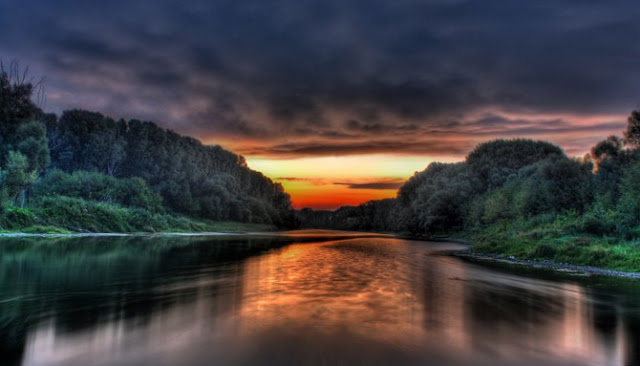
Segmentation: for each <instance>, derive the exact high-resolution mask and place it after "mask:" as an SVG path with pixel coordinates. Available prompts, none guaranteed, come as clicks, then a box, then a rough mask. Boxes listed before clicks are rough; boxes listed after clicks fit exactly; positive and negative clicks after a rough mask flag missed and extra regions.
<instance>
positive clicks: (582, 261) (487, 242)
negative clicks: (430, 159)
mask: <svg viewBox="0 0 640 366" xmlns="http://www.w3.org/2000/svg"><path fill="white" fill-rule="evenodd" d="M579 220H580V218H579V217H578V216H576V215H571V214H568V215H559V216H555V217H554V216H548V217H534V218H531V219H528V220H513V221H507V222H501V223H497V224H493V225H490V226H487V227H484V228H482V229H479V230H473V231H468V232H466V233H465V234H464V237H465V239H466V240H468V241H469V242H470V243H472V246H471V250H472V251H474V252H477V253H492V254H500V255H503V256H505V257H508V256H514V257H516V258H517V259H523V260H530V259H531V260H547V259H548V260H553V261H556V262H559V263H571V264H575V265H584V266H594V267H601V268H607V269H612V270H618V271H625V272H640V238H633V237H631V238H625V237H617V236H614V235H612V236H597V235H592V234H587V233H584V232H582V231H581V230H580V222H579Z"/></svg>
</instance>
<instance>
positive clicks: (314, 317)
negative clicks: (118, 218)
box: [0, 238, 639, 365]
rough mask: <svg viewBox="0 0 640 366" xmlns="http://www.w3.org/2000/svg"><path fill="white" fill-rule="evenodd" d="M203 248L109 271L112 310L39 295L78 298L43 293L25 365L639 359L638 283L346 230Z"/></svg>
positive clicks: (61, 292) (91, 302)
mask: <svg viewBox="0 0 640 366" xmlns="http://www.w3.org/2000/svg"><path fill="white" fill-rule="evenodd" d="M194 245H195V244H194ZM197 245H209V246H211V248H210V249H208V250H210V251H208V252H207V253H208V254H207V255H203V254H202V253H200V254H199V255H198V256H196V257H192V258H198V259H197V261H196V262H195V263H194V262H193V260H186V259H184V260H181V259H180V258H184V257H175V253H173V254H172V255H174V257H171V258H168V257H164V255H160V256H159V257H158V258H156V260H154V261H152V262H150V263H148V264H146V267H145V266H143V267H142V269H143V271H142V272H141V273H137V274H136V275H135V276H129V277H127V276H124V277H122V276H123V275H121V274H120V275H119V274H117V273H110V274H109V275H108V276H107V277H109V279H110V280H113V283H116V282H117V283H119V287H118V290H115V291H112V292H107V294H106V295H105V296H101V297H100V299H101V300H102V301H105V300H106V301H107V302H108V304H104V303H102V304H97V303H96V300H97V299H96V298H92V295H91V294H90V293H89V294H87V296H85V297H80V298H79V299H77V300H75V301H74V302H71V303H68V304H72V306H61V305H62V304H61V303H60V302H59V301H58V302H56V301H51V302H47V299H46V297H47V296H53V295H52V294H54V293H56V291H58V292H57V296H58V299H60V298H61V297H60V296H62V297H65V296H73V294H72V293H70V292H68V290H62V289H60V288H58V289H54V291H53V293H49V294H45V293H42V294H40V295H39V296H41V297H42V298H43V300H44V302H45V304H46V305H47V309H46V310H47V312H46V313H45V312H44V310H45V309H44V307H43V308H42V312H41V313H37V314H36V313H34V314H31V315H32V316H37V317H38V318H39V319H40V320H39V321H37V322H36V323H35V324H34V325H33V326H30V327H27V328H26V330H25V333H26V337H25V341H24V344H25V346H24V351H23V354H24V356H23V357H22V358H21V361H20V363H22V364H24V365H107V364H108V365H140V364H148V365H151V364H154V365H176V364H181V365H207V364H223V365H224V364H228V365H251V364H265V365H271V364H273V365H282V364H289V365H302V364H317V365H322V364H332V365H333V364H344V365H348V364H381V365H382V364H394V365H395V364H398V365H411V364H416V365H417V364H426V363H428V364H431V365H459V364H469V365H503V364H504V365H508V364H525V365H537V364H540V365H565V364H567V365H573V364H577V365H632V364H635V363H636V362H637V361H638V357H637V351H636V349H637V347H636V345H637V343H638V334H637V333H636V332H637V326H638V324H639V322H638V321H637V320H636V315H635V313H634V311H633V309H634V304H637V303H638V299H637V297H636V295H635V293H636V292H635V290H633V291H631V292H624V293H617V292H616V291H611V290H609V289H606V288H604V289H600V286H590V285H585V284H581V283H580V281H578V282H576V281H573V280H571V279H570V278H565V279H561V278H560V279H559V278H546V279H542V278H540V276H533V275H532V276H520V275H517V274H515V273H511V272H504V271H497V270H492V269H488V268H485V267H482V266H479V265H476V264H470V263H467V262H463V261H460V260H458V259H456V258H453V257H450V256H447V255H442V254H441V251H443V250H451V249H455V248H457V247H458V245H456V244H451V243H426V242H415V241H406V240H400V239H393V238H354V239H341V240H330V241H323V242H320V241H318V242H311V243H293V244H290V245H286V246H283V247H281V248H280V249H272V250H268V251H266V252H263V253H262V254H258V255H251V256H246V257H243V256H242V255H238V254H237V253H238V252H234V253H235V254H234V255H232V256H228V255H227V256H226V257H225V258H224V260H220V258H219V257H217V256H218V254H214V253H220V251H219V249H218V248H216V247H215V246H216V245H218V244H216V243H209V244H197ZM252 245H253V244H252ZM232 247H233V248H236V249H237V247H235V246H232ZM249 247H251V245H250V246H249ZM236 249H234V250H236ZM181 250H183V251H190V250H194V248H191V246H187V247H185V248H183V249H181ZM3 260H5V258H3ZM171 261H173V262H171ZM169 262H170V265H169V264H168V263H169ZM86 264H87V263H84V264H83V263H76V264H75V265H74V267H73V268H69V270H70V271H71V270H72V269H73V270H75V271H76V272H77V271H78V268H80V267H82V266H83V265H86ZM76 265H77V266H80V267H75V266H76ZM93 268H94V269H95V270H97V271H98V272H100V271H103V270H106V268H102V267H100V266H97V267H96V266H94V267H93ZM74 273H75V272H74ZM542 277H549V276H548V275H547V276H542ZM136 281H138V282H139V281H147V282H148V283H150V284H152V286H150V287H149V288H146V287H145V286H139V283H138V286H136V283H135V282H136ZM113 283H112V284H113ZM61 285H62V284H61ZM66 285H67V288H68V287H69V286H70V287H71V288H72V287H73V284H66ZM93 285H95V286H98V287H99V286H109V284H108V283H107V282H104V281H101V282H100V283H96V284H93ZM113 289H114V288H112V290H113ZM103 295H104V294H103ZM30 296H31V295H30ZM1 305H2V303H0V311H2V310H4V308H3V307H2V306H1ZM92 306H93V310H89V309H91V307H92ZM34 311H35V310H34ZM91 311H93V312H94V313H90V312H91ZM92 315H95V317H93V318H91V316H92ZM83 317H84V318H85V319H84V320H83ZM86 318H91V319H86ZM214 361H215V362H214Z"/></svg>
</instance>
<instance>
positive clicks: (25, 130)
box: [0, 65, 294, 227]
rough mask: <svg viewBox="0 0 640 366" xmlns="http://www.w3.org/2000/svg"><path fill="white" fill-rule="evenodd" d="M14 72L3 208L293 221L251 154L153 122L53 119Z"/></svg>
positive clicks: (79, 113) (4, 125)
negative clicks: (131, 210) (96, 205)
mask: <svg viewBox="0 0 640 366" xmlns="http://www.w3.org/2000/svg"><path fill="white" fill-rule="evenodd" d="M34 88H35V86H34V84H33V83H31V82H29V80H27V79H26V78H25V77H23V76H22V74H20V73H19V72H18V68H17V66H15V65H11V67H10V68H9V70H5V69H4V68H2V70H1V71H0V183H1V185H0V205H1V206H2V207H3V208H7V207H15V206H18V207H22V208H25V207H28V206H30V205H31V206H37V205H39V204H40V203H42V201H43V200H46V199H51V197H73V198H79V199H83V200H89V201H98V202H104V203H108V204H114V205H121V206H125V207H139V208H142V209H145V210H149V211H150V212H162V213H178V214H183V215H187V216H190V217H195V218H204V219H209V220H216V221H226V220H231V221H239V222H251V223H265V224H272V225H275V226H279V227H286V226H291V225H293V223H294V221H293V220H294V215H293V210H292V208H291V202H290V198H289V195H288V194H287V193H286V192H285V191H284V190H283V188H282V186H281V185H280V184H278V183H275V182H273V181H271V180H270V179H269V178H267V177H265V176H264V175H263V174H261V173H260V172H257V171H254V170H251V169H250V168H249V167H248V166H247V164H246V162H245V159H244V158H243V157H242V156H239V155H237V154H234V153H232V152H230V151H227V150H225V149H223V148H221V147H220V146H207V145H203V144H202V143H201V142H200V141H198V140H196V139H194V138H191V137H187V136H181V135H179V134H177V133H175V132H173V131H171V130H167V129H163V128H161V127H159V126H157V125H156V124H154V123H153V122H147V121H139V120H135V119H132V120H128V121H125V120H124V119H118V120H116V119H113V118H111V117H108V116H104V115H102V114H100V113H96V112H90V111H85V110H69V111H65V112H63V113H62V115H61V116H56V115H55V114H47V113H44V112H43V111H42V109H41V108H39V107H38V106H37V105H36V104H35V103H34V101H33V100H32V94H33V93H34Z"/></svg>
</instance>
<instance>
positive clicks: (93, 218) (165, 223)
mask: <svg viewBox="0 0 640 366" xmlns="http://www.w3.org/2000/svg"><path fill="white" fill-rule="evenodd" d="M272 230H275V227H273V226H272V225H266V224H255V223H240V222H216V221H210V220H204V219H195V218H191V217H186V216H180V215H175V214H167V213H153V212H150V211H148V210H145V209H142V208H134V207H122V206H119V205H115V204H107V203H104V202H93V201H86V200H83V199H79V198H71V197H64V196H56V197H44V198H42V199H40V200H38V201H37V202H33V203H32V204H30V205H29V207H27V208H24V209H22V208H18V207H12V206H5V207H4V209H3V210H2V212H1V213H0V233H31V234H41V233H46V234H66V233H78V232H83V233H97V232H103V233H104V232H106V233H136V232H147V233H161V232H183V233H187V232H205V231H218V232H220V231H221V232H247V231H272Z"/></svg>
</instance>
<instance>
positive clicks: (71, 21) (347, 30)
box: [0, 0, 640, 209]
mask: <svg viewBox="0 0 640 366" xmlns="http://www.w3.org/2000/svg"><path fill="white" fill-rule="evenodd" d="M638 19H640V4H638V2H637V0H610V1H604V0H600V1H595V0H581V1H578V0H536V1H514V0H482V1H479V0H477V1H476V0H423V1H417V0H394V1H388V0H366V1H365V0H361V1H356V0H322V1H310V0H272V1H265V0H242V1H236V0H220V1H214V0H190V1H188V2H186V1H177V0H154V1H147V0H137V1H123V0H111V1H99V2H97V1H87V0H84V1H80V0H56V1H50V0H39V1H34V0H20V1H16V0H0V58H1V59H2V60H3V61H4V62H8V61H11V60H17V61H19V62H20V64H21V65H24V66H29V68H30V75H34V76H44V78H45V93H46V104H44V105H43V106H44V109H45V110H47V111H52V112H56V113H60V112H61V111H63V110H66V109H72V108H81V109H88V110H92V111H99V112H101V113H103V114H106V115H109V116H112V117H115V118H120V117H124V118H126V119H129V118H137V119H144V120H152V121H154V122H156V123H157V124H158V125H160V126H163V127H166V128H170V129H173V130H175V131H177V132H179V133H183V134H188V135H192V136H194V137H197V138H199V139H200V140H201V141H203V142H204V143H206V144H219V145H221V146H223V147H225V148H227V149H230V150H232V151H234V152H236V153H239V154H242V155H244V156H245V157H246V159H247V162H248V164H249V166H250V167H251V168H253V169H256V170H259V171H262V172H263V173H265V174H266V175H267V176H269V177H271V178H272V179H274V180H276V181H278V182H281V183H282V184H283V185H284V187H285V189H286V190H287V191H288V192H289V193H290V194H291V196H292V200H293V203H294V205H295V206H296V207H297V208H301V207H314V208H327V209H332V208H336V207H338V206H340V205H343V204H358V203H361V202H364V201H367V200H370V199H380V198H387V197H393V196H395V194H396V190H397V188H398V187H399V186H400V184H401V182H402V181H403V180H405V179H407V178H408V177H410V176H411V175H412V174H413V173H414V172H415V171H420V170H423V169H424V168H425V167H426V166H427V165H428V164H429V163H430V162H432V161H445V162H450V161H459V160H462V159H464V157H465V156H466V154H468V152H469V151H470V150H471V149H472V148H473V147H474V146H476V145H477V144H478V143H481V142H484V141H488V140H492V139H495V138H514V137H527V138H534V139H545V140H549V141H552V142H554V143H556V144H558V145H560V146H561V147H562V148H564V149H565V151H566V152H567V154H569V155H571V156H581V155H583V154H584V153H586V152H587V151H588V150H589V148H590V147H591V146H592V145H593V144H594V143H596V142H597V141H599V140H601V139H603V138H605V137H606V136H608V135H611V134H618V135H620V134H621V131H622V130H623V129H624V128H625V124H626V118H627V116H628V115H629V113H630V112H631V110H633V109H637V108H639V107H640V47H638V44H639V42H640V22H639V21H638Z"/></svg>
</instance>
